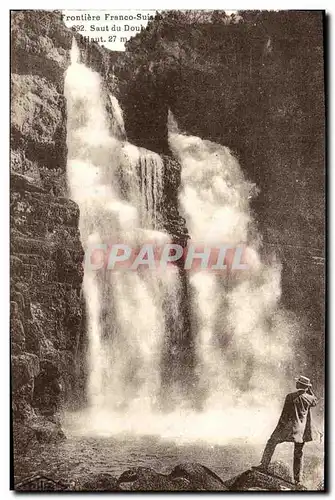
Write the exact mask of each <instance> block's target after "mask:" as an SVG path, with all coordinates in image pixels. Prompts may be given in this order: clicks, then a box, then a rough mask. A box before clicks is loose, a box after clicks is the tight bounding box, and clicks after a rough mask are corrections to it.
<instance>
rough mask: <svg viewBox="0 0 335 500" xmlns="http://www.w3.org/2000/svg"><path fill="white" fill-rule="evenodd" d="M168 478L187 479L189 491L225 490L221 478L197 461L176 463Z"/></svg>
mask: <svg viewBox="0 0 335 500" xmlns="http://www.w3.org/2000/svg"><path fill="white" fill-rule="evenodd" d="M170 478H171V479H173V480H175V479H177V478H178V479H179V478H183V479H187V481H189V490H191V491H197V490H202V491H227V490H228V488H227V487H226V486H225V484H224V482H223V481H222V479H221V478H220V477H219V476H218V475H216V474H215V473H214V472H213V471H211V470H210V469H208V467H205V466H204V465H201V464H199V463H184V464H180V465H177V466H176V467H175V468H174V469H173V471H172V472H171V474H170Z"/></svg>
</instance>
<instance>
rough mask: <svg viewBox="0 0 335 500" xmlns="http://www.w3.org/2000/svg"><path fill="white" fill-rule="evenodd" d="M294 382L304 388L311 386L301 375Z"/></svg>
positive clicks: (308, 380)
mask: <svg viewBox="0 0 335 500" xmlns="http://www.w3.org/2000/svg"><path fill="white" fill-rule="evenodd" d="M295 380H296V381H297V382H299V384H302V385H305V386H306V387H311V386H312V384H311V381H310V379H309V378H307V377H304V376H303V375H300V377H299V378H296V379H295Z"/></svg>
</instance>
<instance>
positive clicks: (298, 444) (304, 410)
mask: <svg viewBox="0 0 335 500" xmlns="http://www.w3.org/2000/svg"><path fill="white" fill-rule="evenodd" d="M296 388H297V391H295V392H292V393H290V394H288V395H287V396H286V399H285V403H284V407H283V411H282V413H281V415H280V418H279V421H278V424H277V427H276V428H275V430H274V431H273V433H272V435H271V437H270V439H269V440H268V442H267V445H266V447H265V450H264V453H263V457H262V461H261V465H260V466H259V469H261V470H262V469H267V468H268V466H269V464H270V462H271V458H272V455H273V453H274V451H275V448H276V446H277V444H279V443H283V442H293V443H294V458H293V476H294V482H295V484H296V485H297V486H299V485H301V469H302V455H303V447H304V444H305V443H306V442H308V441H313V432H312V425H311V413H310V409H311V407H312V406H315V405H316V403H317V399H316V397H315V395H314V394H313V391H312V384H311V382H310V379H309V378H307V377H303V376H300V377H299V378H298V379H296Z"/></svg>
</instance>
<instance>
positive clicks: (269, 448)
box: [261, 438, 305, 483]
mask: <svg viewBox="0 0 335 500" xmlns="http://www.w3.org/2000/svg"><path fill="white" fill-rule="evenodd" d="M282 442H283V441H277V440H275V439H271V438H270V439H269V441H268V442H267V444H266V447H265V450H264V453H263V457H262V461H261V464H262V466H263V467H265V468H267V467H268V466H269V464H270V462H271V458H272V456H273V454H274V451H275V449H276V446H277V444H280V443H282ZM304 444H305V443H294V454H293V477H294V481H295V482H296V483H300V482H301V473H302V455H303V447H304Z"/></svg>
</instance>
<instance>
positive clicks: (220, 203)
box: [169, 116, 294, 409]
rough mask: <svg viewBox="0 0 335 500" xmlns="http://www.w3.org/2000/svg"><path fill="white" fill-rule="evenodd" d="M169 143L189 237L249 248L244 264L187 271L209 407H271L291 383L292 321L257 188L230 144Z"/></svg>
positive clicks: (174, 137) (173, 138)
mask: <svg viewBox="0 0 335 500" xmlns="http://www.w3.org/2000/svg"><path fill="white" fill-rule="evenodd" d="M169 122H170V123H172V125H173V127H172V126H171V127H170V133H169V142H170V147H171V149H172V151H173V152H174V154H175V155H176V157H177V158H178V159H179V161H180V163H181V167H182V171H181V190H180V194H179V203H180V211H181V213H182V215H183V216H184V217H185V219H186V224H187V227H188V231H189V234H190V239H191V242H192V241H193V242H194V243H196V244H197V245H202V246H211V247H213V246H216V245H231V246H232V247H236V246H237V245H239V244H241V243H244V244H245V245H246V251H245V258H246V263H247V269H246V270H241V271H235V272H230V273H228V272H226V273H225V274H222V273H221V274H218V273H216V274H215V273H214V272H211V271H206V270H201V271H193V272H191V274H190V284H191V287H192V290H193V294H192V297H193V299H192V305H191V308H192V315H193V317H194V323H195V325H196V327H195V332H194V334H195V335H196V344H197V353H198V357H199V367H198V369H199V377H200V384H201V387H202V389H203V391H204V392H205V393H206V395H207V408H211V409H214V408H215V409H216V408H224V407H226V408H231V407H233V406H236V405H239V404H242V405H243V406H244V407H245V408H246V409H247V408H248V407H249V406H250V405H251V406H252V405H258V406H261V405H262V404H264V405H266V401H267V400H268V399H269V398H274V399H275V400H276V399H278V397H280V394H281V393H282V391H283V387H284V388H285V387H286V384H287V377H286V374H285V369H287V368H288V367H289V363H290V359H291V357H292V345H291V339H292V338H293V334H294V332H293V331H292V328H293V325H292V324H291V323H290V322H289V321H288V320H287V317H286V316H285V314H284V313H283V312H282V311H280V309H279V307H278V301H279V298H280V293H281V287H280V274H281V267H280V265H279V264H278V263H276V262H275V261H274V260H272V261H271V259H268V260H269V262H267V263H264V262H262V260H261V258H260V253H259V248H260V239H259V237H258V235H257V231H256V228H255V224H254V221H253V219H252V216H251V212H250V207H249V203H250V199H251V198H252V196H253V195H254V193H255V191H256V189H255V186H254V185H253V184H252V183H250V182H248V181H247V180H246V179H245V178H244V175H243V172H242V170H241V167H240V165H239V163H238V161H237V159H236V158H235V157H234V156H233V155H232V153H231V152H230V151H229V149H228V148H226V147H224V146H221V145H219V144H216V143H213V142H210V141H206V140H202V139H200V138H198V137H192V136H186V135H183V134H180V133H179V132H178V131H176V124H175V123H174V120H173V118H171V116H170V118H169Z"/></svg>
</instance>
